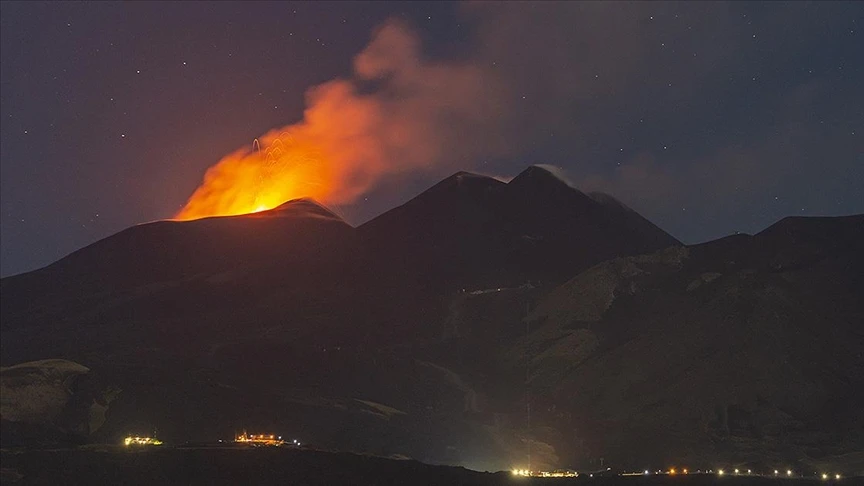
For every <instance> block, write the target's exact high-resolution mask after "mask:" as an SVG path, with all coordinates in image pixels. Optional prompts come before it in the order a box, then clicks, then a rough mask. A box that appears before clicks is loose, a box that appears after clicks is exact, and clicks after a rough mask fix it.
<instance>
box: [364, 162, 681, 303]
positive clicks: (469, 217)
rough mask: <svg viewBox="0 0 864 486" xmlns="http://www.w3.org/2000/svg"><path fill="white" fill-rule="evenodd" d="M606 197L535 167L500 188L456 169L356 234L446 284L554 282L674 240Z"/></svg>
mask: <svg viewBox="0 0 864 486" xmlns="http://www.w3.org/2000/svg"><path fill="white" fill-rule="evenodd" d="M611 200H612V198H611V197H608V200H607V201H604V200H602V199H596V198H591V197H589V196H586V195H585V194H583V193H582V192H580V191H579V190H577V189H575V188H573V187H571V186H569V185H568V184H567V183H566V182H564V181H563V180H561V179H559V178H558V177H557V176H555V175H554V174H553V173H552V172H550V171H549V170H547V169H544V168H542V167H538V166H532V167H529V168H528V169H526V170H525V171H524V172H522V173H521V174H519V175H518V176H517V177H515V178H514V179H513V180H511V181H510V182H509V183H506V184H505V183H503V182H500V181H498V180H496V179H493V178H491V177H485V176H479V175H476V174H470V173H466V172H460V173H457V174H455V175H453V176H451V177H449V178H447V179H445V180H443V181H441V182H440V183H438V184H437V185H435V186H434V187H432V188H431V189H429V190H428V191H426V192H424V193H423V194H421V195H419V196H417V197H416V198H414V199H412V200H410V201H408V202H407V203H405V204H404V205H402V206H400V207H398V208H395V209H393V210H391V211H388V212H386V213H384V214H383V215H381V216H379V217H377V218H375V219H374V220H372V221H370V222H368V223H366V224H365V225H363V226H361V227H360V228H359V232H360V234H361V236H362V237H363V238H364V239H365V241H367V242H369V244H370V246H372V247H374V248H375V249H377V250H378V252H379V253H380V254H386V255H389V256H390V258H394V259H396V260H397V261H399V263H400V266H401V268H402V269H403V271H404V272H406V273H410V274H414V275H417V274H418V273H423V269H424V268H426V267H428V266H429V265H440V264H441V262H444V263H445V264H446V265H447V266H448V267H449V268H448V270H450V271H452V272H453V273H451V274H449V275H448V274H445V273H444V272H438V273H437V275H436V276H438V277H440V278H446V279H449V282H448V283H450V286H451V289H456V288H460V287H468V288H483V287H488V286H491V285H493V284H494V285H497V286H505V287H510V286H518V285H520V284H523V283H525V282H527V281H532V282H535V283H537V282H541V283H554V282H559V281H563V280H564V279H566V278H568V277H569V276H571V275H573V274H574V273H576V272H578V271H580V270H583V269H585V268H587V267H588V266H590V265H591V264H593V263H595V262H599V261H603V260H606V259H608V258H613V257H615V256H619V255H633V254H638V253H644V252H648V251H654V250H657V249H660V248H665V247H667V246H672V245H680V244H681V243H680V242H679V241H677V240H676V239H675V238H673V237H672V236H670V235H669V234H667V233H666V232H664V231H663V230H661V229H660V228H658V227H656V226H654V225H653V224H652V223H651V222H649V221H648V220H646V219H645V218H643V217H642V216H640V215H639V214H638V213H636V212H635V211H632V210H630V209H628V208H626V207H625V206H624V205H623V204H620V203H615V204H611V203H609V202H608V201H611ZM425 278H426V277H425V276H424V279H425Z"/></svg>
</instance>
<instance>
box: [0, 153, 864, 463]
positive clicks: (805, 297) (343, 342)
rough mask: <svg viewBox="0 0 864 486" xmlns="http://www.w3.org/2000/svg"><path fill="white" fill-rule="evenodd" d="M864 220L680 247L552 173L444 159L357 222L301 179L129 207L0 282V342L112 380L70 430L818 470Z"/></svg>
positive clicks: (855, 386)
mask: <svg viewBox="0 0 864 486" xmlns="http://www.w3.org/2000/svg"><path fill="white" fill-rule="evenodd" d="M862 227H864V220H862V217H861V216H854V217H847V218H796V219H790V220H784V221H781V222H779V223H778V224H777V225H775V226H773V227H771V228H769V229H767V230H765V231H764V232H762V233H760V234H757V235H754V236H746V235H738V236H732V237H728V238H725V239H721V240H718V241H715V242H710V243H706V244H702V245H695V246H684V245H682V244H681V243H680V242H679V241H677V240H676V239H675V238H673V237H672V236H670V235H669V234H668V233H666V232H664V231H663V230H661V229H660V228H658V227H657V226H655V225H654V224H652V223H651V222H650V221H648V220H646V219H645V218H643V217H642V216H641V215H639V214H638V213H636V212H635V211H633V210H632V209H630V208H628V207H626V206H625V205H624V204H622V203H620V202H619V201H617V200H616V199H614V198H613V197H612V196H610V195H606V194H585V193H583V192H581V191H579V190H578V189H576V188H574V187H572V186H571V185H570V184H568V183H567V182H566V181H564V180H563V179H561V178H559V177H558V176H556V174H555V173H554V171H552V170H549V169H547V168H544V167H536V166H535V167H530V168H528V169H527V170H525V171H524V172H522V173H521V174H519V175H518V176H517V177H516V178H514V179H513V180H511V181H510V182H509V183H504V182H501V181H499V180H496V179H494V178H490V177H485V176H482V175H477V174H471V173H467V172H460V173H457V174H454V175H453V176H451V177H448V178H447V179H445V180H443V181H441V182H439V183H438V184H436V185H435V186H433V187H431V188H430V189H428V190H427V191H425V192H423V193H422V194H420V195H418V196H417V197H415V198H414V199H411V200H410V201H408V202H407V203H405V204H403V205H402V206H399V207H397V208H394V209H392V210H390V211H388V212H386V213H384V214H382V215H380V216H379V217H377V218H375V219H373V220H371V221H369V222H367V223H366V224H363V225H361V226H359V227H357V228H354V227H352V226H350V225H349V224H347V223H346V222H345V221H343V220H342V219H341V218H340V217H339V216H338V215H336V214H335V213H333V212H332V211H330V210H329V209H327V208H326V207H324V206H323V205H321V204H319V203H317V202H315V201H313V200H310V199H298V200H293V201H289V202H287V203H285V204H283V205H281V206H279V207H277V208H274V209H272V210H269V211H262V212H258V213H253V214H247V215H241V216H230V217H214V218H205V219H199V220H193V221H182V222H178V221H158V222H154V223H147V224H141V225H137V226H134V227H132V228H129V229H127V230H124V231H121V232H120V233H117V234H115V235H113V236H111V237H108V238H106V239H104V240H101V241H98V242H96V243H94V244H92V245H90V246H88V247H86V248H83V249H81V250H79V251H77V252H75V253H72V254H70V255H69V256H67V257H65V258H63V259H61V260H59V261H58V262H56V263H53V264H51V265H49V266H47V267H45V268H42V269H39V270H36V271H33V272H29V273H26V274H22V275H17V276H13V277H8V278H4V279H2V281H0V290H2V297H3V306H2V311H0V312H2V335H3V339H2V343H0V359H2V363H3V366H10V365H15V364H19V363H25V362H32V361H39V360H45V359H63V360H68V361H69V362H71V363H73V364H70V365H69V366H75V363H77V364H78V365H80V366H84V367H86V369H88V370H90V371H89V373H88V376H89V378H88V380H89V381H88V383H108V384H111V389H112V390H113V391H112V397H115V398H114V399H113V401H112V402H111V404H110V407H109V408H108V410H107V412H106V413H105V421H104V424H103V425H101V426H100V427H99V428H98V430H88V431H87V433H86V437H83V438H82V439H81V440H87V441H111V442H114V441H116V440H119V437H122V436H123V434H125V433H127V432H128V431H129V430H131V429H134V428H138V429H144V430H146V429H150V428H158V429H159V431H160V438H162V439H163V440H165V441H166V442H169V443H170V442H174V443H179V442H183V441H187V440H194V441H206V440H216V439H218V438H223V437H232V436H233V434H234V432H236V431H238V430H243V429H249V430H279V431H284V432H285V433H289V432H290V433H292V434H296V435H297V436H298V437H302V438H303V440H304V442H309V443H312V444H317V445H319V446H322V447H327V448H333V449H345V450H354V451H366V452H373V453H377V454H383V455H391V454H399V455H404V456H409V457H413V458H416V459H419V460H423V461H426V462H431V463H444V464H454V465H463V466H467V467H472V468H476V469H481V470H482V469H489V470H497V469H510V468H511V467H512V466H514V465H518V464H521V463H523V462H524V461H525V457H526V452H527V451H528V450H529V449H530V450H532V451H533V453H532V457H533V461H535V465H536V466H538V468H539V467H548V468H549V469H554V468H557V467H582V466H585V467H592V464H593V461H596V460H597V458H599V457H604V458H606V460H607V461H613V460H614V461H615V463H616V464H620V465H622V467H623V466H624V465H633V466H637V467H639V468H640V470H641V468H642V467H643V465H642V464H643V462H644V461H649V460H651V461H660V460H666V459H670V458H667V457H666V455H663V454H667V453H668V454H670V455H671V454H674V455H675V456H676V457H675V458H674V459H675V460H676V461H677V460H684V459H687V460H691V461H693V462H692V463H693V464H696V461H708V460H709V459H708V458H709V457H710V458H711V460H719V459H718V458H722V459H724V460H730V461H731V460H737V461H755V460H756V459H754V458H757V456H758V457H759V458H764V457H771V458H773V459H777V460H780V459H782V460H786V461H798V462H806V461H810V462H809V463H808V464H811V463H812V464H815V463H816V462H818V461H823V462H824V461H832V460H836V459H833V458H836V457H839V456H841V455H842V454H843V453H845V452H848V451H852V450H861V449H862V444H864V442H862V440H864V439H862V437H864V434H862V427H864V424H862V423H861V421H860V418H858V419H856V418H855V417H856V415H855V414H854V413H853V410H852V409H851V408H850V407H849V405H848V404H849V403H860V400H861V398H862V397H860V396H859V395H856V393H859V392H857V391H855V390H861V389H864V388H862V386H861V385H862V384H864V382H862V371H861V362H862V359H861V355H860V349H862V346H861V345H860V344H861V334H860V329H859V327H860V326H855V325H854V324H855V323H856V322H857V323H860V322H861V320H862V318H864V310H862V304H861V299H859V298H856V296H858V297H860V295H861V291H862V280H861V275H864V269H862V263H861V256H860V254H859V252H858V251H856V248H861V247H864V235H862V232H861V228H862ZM526 326H527V328H526ZM856 350H857V351H856ZM757 351H758V352H757ZM856 353H857V354H856ZM526 367H527V370H526ZM31 368H32V366H31ZM526 371H527V374H528V380H527V382H526ZM91 375H92V376H91ZM768 381H770V382H771V384H770V386H769V385H768V384H767V382H768ZM118 388H119V389H122V391H121V392H119V394H118V393H117V392H116V390H117V389H118ZM718 389H722V390H723V392H722V393H721V392H720V391H718ZM526 390H529V391H530V393H528V396H530V397H531V398H530V400H531V407H532V411H533V412H532V417H531V421H530V422H528V421H527V417H526V414H525V412H524V411H525V409H526V405H527V404H526V403H525V397H526ZM91 394H92V393H91ZM88 396H89V395H88ZM844 407H845V408H844ZM55 408H56V407H55ZM79 408H80V407H79ZM831 413H836V414H837V416H838V417H840V418H839V419H837V422H836V423H834V424H835V425H836V426H835V427H833V428H832V427H827V426H826V424H827V423H829V421H828V419H827V417H829V416H830V414H831ZM674 420H680V423H676V424H675V426H674V427H668V422H669V421H674ZM4 421H6V416H5V415H4ZM5 425H6V423H5V422H4V427H3V430H4V431H5V430H7V427H6V426H5ZM841 425H842V426H841ZM40 427H42V428H43V429H44V427H45V424H41V425H40ZM40 430H42V429H40ZM66 432H67V435H66V436H68V435H69V434H72V433H73V432H75V431H66ZM76 433H78V434H79V435H80V434H81V432H80V431H78V432H76ZM652 434H654V435H653V436H652ZM73 435H74V434H73ZM24 436H26V434H25V435H24ZM55 436H57V435H55ZM654 436H656V437H658V441H659V442H658V443H662V444H663V445H664V448H665V449H664V450H665V451H667V452H664V453H663V454H659V453H658V450H657V448H655V447H653V445H651V444H652V440H651V439H652V437H654ZM20 437H22V436H21V435H16V436H15V437H10V436H8V435H7V434H5V432H4V438H3V441H4V444H9V443H12V442H14V441H15V440H20ZM754 451H758V452H754ZM760 454H761V455H760ZM610 458H611V459H610ZM670 460H671V459H670ZM712 465H713V463H712Z"/></svg>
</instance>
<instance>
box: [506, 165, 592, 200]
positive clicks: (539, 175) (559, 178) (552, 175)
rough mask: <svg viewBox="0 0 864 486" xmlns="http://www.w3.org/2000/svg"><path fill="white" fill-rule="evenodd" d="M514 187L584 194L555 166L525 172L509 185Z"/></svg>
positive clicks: (531, 168)
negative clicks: (562, 190) (566, 190)
mask: <svg viewBox="0 0 864 486" xmlns="http://www.w3.org/2000/svg"><path fill="white" fill-rule="evenodd" d="M508 185H510V186H514V187H532V188H543V189H547V190H548V189H553V188H554V189H559V190H560V189H564V188H566V189H568V190H572V191H576V192H578V193H579V194H582V192H581V191H580V190H578V189H576V187H575V186H574V185H573V184H572V183H571V182H570V181H569V180H568V178H567V176H566V175H565V174H564V172H563V171H562V170H561V169H559V168H558V167H555V166H554V165H547V164H538V165H532V166H530V167H528V168H527V169H525V170H523V171H522V172H520V173H519V175H517V176H516V177H514V178H513V180H512V181H510V183H509V184H508Z"/></svg>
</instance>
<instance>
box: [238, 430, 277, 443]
mask: <svg viewBox="0 0 864 486" xmlns="http://www.w3.org/2000/svg"><path fill="white" fill-rule="evenodd" d="M234 442H237V443H238V444H248V445H253V446H281V445H283V444H284V443H285V441H284V440H282V436H278V437H277V436H275V435H273V434H258V435H256V434H251V435H250V434H247V433H246V431H245V430H244V431H243V433H242V434H240V435H238V436H237V437H235V438H234Z"/></svg>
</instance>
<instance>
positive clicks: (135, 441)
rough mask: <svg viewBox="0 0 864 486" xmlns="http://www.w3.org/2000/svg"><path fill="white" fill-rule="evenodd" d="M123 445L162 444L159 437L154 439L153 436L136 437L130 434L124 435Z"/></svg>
mask: <svg viewBox="0 0 864 486" xmlns="http://www.w3.org/2000/svg"><path fill="white" fill-rule="evenodd" d="M123 445H125V446H132V445H136V446H139V445H142V446H144V445H146V446H151V445H153V446H158V445H162V441H161V440H159V439H156V438H154V437H138V436H131V435H130V436H128V437H126V438H125V439H123Z"/></svg>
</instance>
